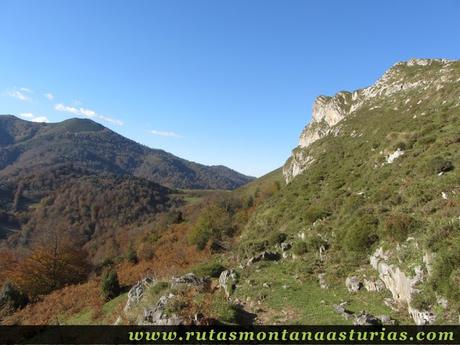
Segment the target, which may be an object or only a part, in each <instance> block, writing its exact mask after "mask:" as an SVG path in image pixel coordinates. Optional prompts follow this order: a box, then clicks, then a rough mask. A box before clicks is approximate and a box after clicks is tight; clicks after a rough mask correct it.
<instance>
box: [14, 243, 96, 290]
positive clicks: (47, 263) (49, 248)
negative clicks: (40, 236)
mask: <svg viewBox="0 0 460 345" xmlns="http://www.w3.org/2000/svg"><path fill="white" fill-rule="evenodd" d="M89 272H90V265H89V263H88V261H87V257H86V253H85V251H83V250H82V249H81V248H78V247H77V246H76V245H75V244H72V242H71V241H69V240H63V239H61V238H58V237H52V238H51V241H50V242H48V243H47V245H45V244H44V243H41V244H38V245H36V246H35V247H34V248H33V249H32V251H31V252H30V254H29V255H28V256H26V257H25V258H24V259H23V260H20V261H18V262H17V263H16V265H14V266H13V267H12V270H11V272H10V274H9V278H10V279H11V280H12V281H13V283H14V284H15V285H16V286H17V287H19V289H20V290H21V291H22V292H24V293H26V294H27V295H28V296H29V297H31V298H35V297H37V296H39V295H45V294H48V293H50V292H51V291H53V290H56V289H60V288H63V287H64V286H67V285H71V284H76V283H80V282H82V281H85V280H86V278H87V276H88V274H89Z"/></svg>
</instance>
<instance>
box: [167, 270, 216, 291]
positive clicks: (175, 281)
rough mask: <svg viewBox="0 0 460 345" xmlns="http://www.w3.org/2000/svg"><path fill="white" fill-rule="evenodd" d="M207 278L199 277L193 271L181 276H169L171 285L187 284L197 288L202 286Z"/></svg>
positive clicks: (173, 286)
mask: <svg viewBox="0 0 460 345" xmlns="http://www.w3.org/2000/svg"><path fill="white" fill-rule="evenodd" d="M206 282H207V280H206V279H204V278H199V277H197V276H196V275H195V274H193V273H187V274H185V275H183V276H182V277H172V278H171V287H172V288H175V287H178V286H180V285H189V286H195V287H197V288H203V287H204V286H205V284H206Z"/></svg>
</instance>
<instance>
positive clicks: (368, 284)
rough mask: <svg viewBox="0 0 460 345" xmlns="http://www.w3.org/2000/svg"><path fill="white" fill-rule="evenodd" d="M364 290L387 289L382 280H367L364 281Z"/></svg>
mask: <svg viewBox="0 0 460 345" xmlns="http://www.w3.org/2000/svg"><path fill="white" fill-rule="evenodd" d="M363 283H364V284H363V285H364V288H365V289H366V290H367V291H382V290H383V289H385V284H384V283H383V281H381V280H380V279H378V280H367V279H364V282H363Z"/></svg>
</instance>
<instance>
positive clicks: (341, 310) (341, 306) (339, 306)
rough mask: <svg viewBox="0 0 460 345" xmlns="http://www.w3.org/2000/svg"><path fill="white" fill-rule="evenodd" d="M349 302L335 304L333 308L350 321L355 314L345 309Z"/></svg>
mask: <svg viewBox="0 0 460 345" xmlns="http://www.w3.org/2000/svg"><path fill="white" fill-rule="evenodd" d="M346 305H347V302H342V303H340V304H334V305H333V307H334V309H335V311H336V312H337V313H339V314H340V315H342V316H343V317H344V318H345V319H347V320H349V319H351V318H352V317H353V312H352V311H349V310H347V309H346V308H345V306H346Z"/></svg>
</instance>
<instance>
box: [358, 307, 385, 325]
mask: <svg viewBox="0 0 460 345" xmlns="http://www.w3.org/2000/svg"><path fill="white" fill-rule="evenodd" d="M381 324H382V321H381V320H380V319H378V318H377V317H375V316H374V315H372V314H368V313H366V312H364V311H362V312H361V313H360V314H359V315H357V316H356V317H355V320H354V321H353V325H355V326H372V325H381Z"/></svg>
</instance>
